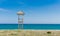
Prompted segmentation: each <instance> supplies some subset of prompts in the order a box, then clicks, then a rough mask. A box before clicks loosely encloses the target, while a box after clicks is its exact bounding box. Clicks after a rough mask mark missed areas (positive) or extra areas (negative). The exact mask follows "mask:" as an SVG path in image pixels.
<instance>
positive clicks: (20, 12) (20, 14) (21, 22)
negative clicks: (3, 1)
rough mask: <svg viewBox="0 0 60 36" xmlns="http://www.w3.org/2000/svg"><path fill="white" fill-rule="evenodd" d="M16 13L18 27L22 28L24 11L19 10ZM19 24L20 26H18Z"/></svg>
mask: <svg viewBox="0 0 60 36" xmlns="http://www.w3.org/2000/svg"><path fill="white" fill-rule="evenodd" d="M17 15H18V29H23V21H24V12H23V11H19V12H17ZM20 25H21V27H20Z"/></svg>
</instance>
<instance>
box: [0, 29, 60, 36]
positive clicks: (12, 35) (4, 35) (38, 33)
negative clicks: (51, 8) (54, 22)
mask: <svg viewBox="0 0 60 36" xmlns="http://www.w3.org/2000/svg"><path fill="white" fill-rule="evenodd" d="M0 36H60V30H19V31H18V30H0Z"/></svg>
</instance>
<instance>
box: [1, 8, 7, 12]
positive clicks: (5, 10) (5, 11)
mask: <svg viewBox="0 0 60 36" xmlns="http://www.w3.org/2000/svg"><path fill="white" fill-rule="evenodd" d="M0 11H4V12H6V11H8V10H6V9H3V8H0Z"/></svg>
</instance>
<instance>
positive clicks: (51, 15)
mask: <svg viewBox="0 0 60 36" xmlns="http://www.w3.org/2000/svg"><path fill="white" fill-rule="evenodd" d="M20 10H23V11H24V13H25V16H24V23H40V24H41V23H42V24H44V23H45V24H46V23H47V24H50V23H53V24H54V23H55V24H56V23H58V24H59V23H60V0H0V23H17V14H16V13H17V12H18V11H20Z"/></svg>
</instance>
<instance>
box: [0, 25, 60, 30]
mask: <svg viewBox="0 0 60 36" xmlns="http://www.w3.org/2000/svg"><path fill="white" fill-rule="evenodd" d="M19 26H20V29H22V24H20V25H19ZM0 29H18V24H0ZM23 29H30V30H31V29H33V30H60V24H23Z"/></svg>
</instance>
